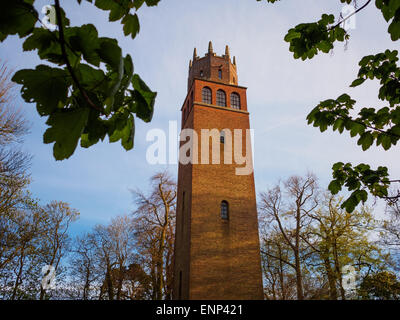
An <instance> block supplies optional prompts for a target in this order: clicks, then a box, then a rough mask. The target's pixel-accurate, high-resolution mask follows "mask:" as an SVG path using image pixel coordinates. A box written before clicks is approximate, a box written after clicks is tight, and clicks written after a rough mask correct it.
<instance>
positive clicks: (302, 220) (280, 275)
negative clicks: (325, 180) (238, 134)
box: [259, 174, 400, 300]
mask: <svg viewBox="0 0 400 320" xmlns="http://www.w3.org/2000/svg"><path fill="white" fill-rule="evenodd" d="M341 201H342V199H341V198H339V197H335V196H332V195H331V194H330V193H327V192H324V191H323V190H321V189H320V188H319V186H318V184H317V181H316V177H315V176H314V175H313V174H308V175H306V176H304V177H299V176H293V177H290V178H289V179H287V180H286V181H284V182H281V183H279V184H277V185H276V186H275V187H273V188H271V189H269V190H267V191H266V192H263V193H261V195H260V202H259V217H260V235H261V256H262V267H263V272H264V288H265V290H264V292H265V298H266V299H273V300H278V299H279V300H281V299H282V300H289V299H332V300H336V299H343V300H344V299H400V282H399V281H398V279H397V276H398V273H397V272H398V270H399V267H400V264H399V260H398V259H399V256H398V249H399V248H400V237H399V236H400V210H399V206H398V204H397V203H390V205H388V210H387V215H388V219H387V220H382V221H379V220H376V219H375V218H374V215H373V213H372V210H371V208H369V207H367V206H365V205H364V206H361V207H359V208H358V210H355V211H354V212H352V213H351V214H349V213H348V212H346V211H345V210H344V209H342V208H341Z"/></svg>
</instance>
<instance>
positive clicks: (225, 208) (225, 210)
mask: <svg viewBox="0 0 400 320" xmlns="http://www.w3.org/2000/svg"><path fill="white" fill-rule="evenodd" d="M221 219H224V220H229V205H228V202H227V201H225V200H224V201H222V202H221Z"/></svg>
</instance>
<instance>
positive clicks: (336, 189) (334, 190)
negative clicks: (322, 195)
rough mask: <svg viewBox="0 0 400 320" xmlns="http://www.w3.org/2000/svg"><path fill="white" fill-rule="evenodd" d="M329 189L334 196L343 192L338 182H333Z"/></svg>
mask: <svg viewBox="0 0 400 320" xmlns="http://www.w3.org/2000/svg"><path fill="white" fill-rule="evenodd" d="M328 189H329V191H330V192H332V194H337V193H338V192H339V191H340V190H342V185H341V184H340V182H339V181H337V180H332V181H331V183H330V184H329V186H328Z"/></svg>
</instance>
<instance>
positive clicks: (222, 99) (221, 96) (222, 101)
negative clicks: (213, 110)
mask: <svg viewBox="0 0 400 320" xmlns="http://www.w3.org/2000/svg"><path fill="white" fill-rule="evenodd" d="M217 106H220V107H226V94H225V91H224V90H218V91H217Z"/></svg>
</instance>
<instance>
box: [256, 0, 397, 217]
mask: <svg viewBox="0 0 400 320" xmlns="http://www.w3.org/2000/svg"><path fill="white" fill-rule="evenodd" d="M258 1H262V0H258ZM267 2H270V3H274V2H277V0H267ZM340 2H341V3H347V4H351V3H353V4H354V6H355V11H354V13H352V14H350V15H349V16H347V17H342V16H340V18H339V21H337V22H335V17H334V15H332V14H323V15H322V18H321V19H320V20H319V21H317V22H312V23H302V24H299V25H297V26H295V27H294V28H292V29H290V30H289V31H288V33H287V35H286V36H285V41H286V42H288V43H289V50H290V51H291V52H293V57H294V58H295V59H302V60H306V59H312V58H313V57H314V56H315V55H317V54H318V53H320V52H321V53H328V52H329V51H330V50H332V49H333V48H334V45H335V43H336V42H341V41H346V40H348V39H349V38H350V34H349V33H348V32H347V31H346V30H345V29H344V28H343V27H342V26H343V24H344V23H345V22H346V20H348V19H350V18H351V16H352V15H354V14H356V13H359V12H360V11H362V10H363V9H365V8H366V7H367V6H368V5H370V3H372V0H365V1H364V3H363V4H362V5H361V6H357V2H356V1H354V0H340ZM375 7H376V9H377V10H378V11H379V12H380V13H381V15H382V16H383V18H384V19H385V21H386V22H387V23H388V29H387V32H388V33H389V35H390V38H391V40H392V41H397V40H399V39H400V2H399V1H398V0H375ZM398 60H399V58H398V51H397V50H392V51H391V50H386V51H385V52H381V53H377V54H375V55H368V56H365V57H363V58H362V59H361V61H360V63H359V66H360V70H359V72H358V76H357V78H356V79H355V80H354V81H353V82H352V83H351V85H350V87H358V86H361V85H362V84H363V83H364V82H365V81H366V80H378V81H379V83H380V88H379V92H378V98H379V99H380V100H381V101H383V102H384V103H385V104H386V106H385V107H383V108H371V107H364V108H361V110H360V111H359V112H358V115H357V116H352V115H351V112H352V111H353V109H354V107H355V104H356V101H355V100H353V99H352V98H351V97H350V95H349V94H347V93H344V94H342V95H341V96H339V97H338V98H337V99H328V100H325V101H322V102H321V103H320V104H319V105H318V106H316V107H315V108H314V109H313V110H312V111H311V112H310V114H309V115H308V116H307V120H308V123H309V124H312V125H313V126H315V127H319V129H320V130H321V132H323V131H325V130H327V128H328V127H330V128H332V129H333V130H334V131H336V130H337V131H339V133H342V132H344V131H347V132H349V133H350V136H351V137H357V139H358V145H360V146H361V148H362V150H367V149H368V148H370V147H371V146H372V145H373V144H374V143H375V144H376V145H377V146H382V148H383V149H384V150H388V149H390V148H391V147H393V146H395V145H396V144H397V142H398V140H399V139H400V67H399V64H398ZM333 178H334V180H333V181H332V183H331V184H330V185H329V189H330V191H331V192H332V193H333V194H336V193H337V192H339V191H340V190H341V189H342V187H343V186H345V187H347V189H348V190H349V191H351V192H352V193H351V195H350V197H349V198H348V199H346V200H345V201H344V202H343V204H342V206H343V208H346V210H348V211H349V212H351V211H353V210H354V209H355V207H356V206H357V205H358V204H359V203H360V202H365V201H366V200H367V198H368V193H367V192H366V190H369V191H370V193H371V194H372V195H374V196H378V197H381V198H383V199H386V200H388V201H389V202H395V201H397V200H398V199H399V198H400V193H398V194H396V195H394V196H393V195H392V196H391V195H389V194H388V191H389V186H390V185H391V183H394V182H398V180H389V174H388V171H387V168H385V167H379V168H378V169H377V170H373V169H371V168H370V167H369V165H367V164H359V165H356V166H353V165H352V164H350V163H348V164H343V163H336V164H334V165H333Z"/></svg>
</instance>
